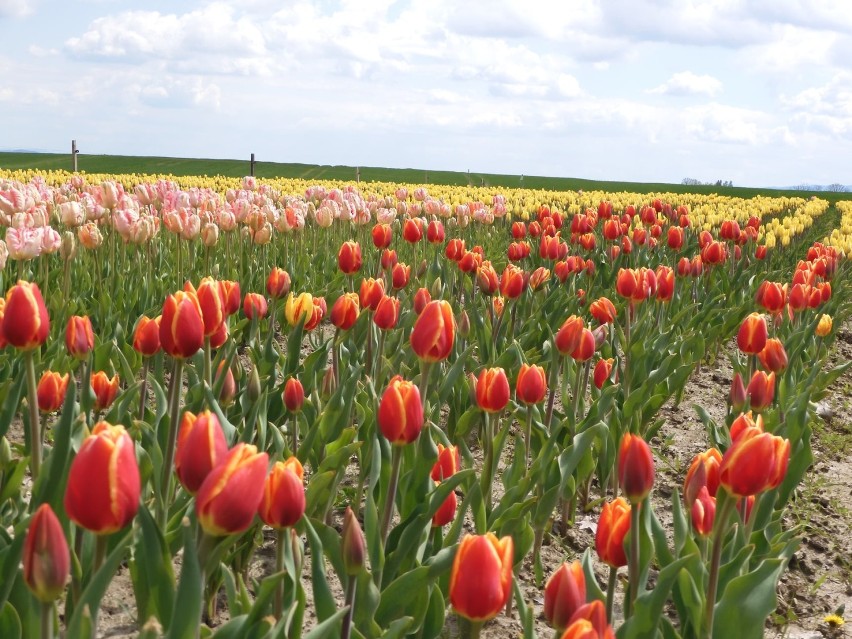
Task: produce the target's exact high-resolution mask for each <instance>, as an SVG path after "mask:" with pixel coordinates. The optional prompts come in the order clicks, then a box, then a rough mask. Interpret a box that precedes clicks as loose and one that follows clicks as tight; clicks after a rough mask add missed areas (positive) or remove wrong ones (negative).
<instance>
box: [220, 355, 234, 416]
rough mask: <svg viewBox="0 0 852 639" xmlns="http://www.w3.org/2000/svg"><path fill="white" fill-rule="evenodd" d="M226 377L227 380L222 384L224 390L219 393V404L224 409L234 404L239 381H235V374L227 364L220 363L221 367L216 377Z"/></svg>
mask: <svg viewBox="0 0 852 639" xmlns="http://www.w3.org/2000/svg"><path fill="white" fill-rule="evenodd" d="M223 374H224V375H225V380H224V381H223V382H222V390H221V391H219V404H220V405H221V406H222V407H223V408H227V407H228V406H230V405H231V404H233V403H234V399H235V398H236V396H237V381H236V380H235V379H234V372H233V371H232V370H231V368H230V367H229V366H228V365H227V362H224V361H222V362H219V367H218V368H217V369H216V377H217V379H218V377H219V376H221V375H223Z"/></svg>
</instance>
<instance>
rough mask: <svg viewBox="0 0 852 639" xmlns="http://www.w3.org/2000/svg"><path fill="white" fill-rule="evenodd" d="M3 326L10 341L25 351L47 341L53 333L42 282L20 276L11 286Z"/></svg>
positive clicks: (5, 336) (4, 333)
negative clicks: (51, 332) (40, 287)
mask: <svg viewBox="0 0 852 639" xmlns="http://www.w3.org/2000/svg"><path fill="white" fill-rule="evenodd" d="M2 330H3V337H4V338H5V340H6V343H8V344H11V345H12V346H14V347H15V348H18V349H20V350H23V351H27V350H32V349H34V348H38V347H39V346H41V345H42V344H44V343H45V341H46V340H47V336H48V334H49V333H50V318H49V317H48V315H47V307H46V306H45V305H44V299H43V298H42V296H41V291H40V290H39V288H38V284H34V283H32V282H24V281H22V280H19V281H18V283H17V284H15V285H14V286H13V287H12V288H10V289H9V292H8V293H6V306H5V310H4V315H3V326H2Z"/></svg>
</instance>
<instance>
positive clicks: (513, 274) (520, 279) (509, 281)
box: [500, 264, 526, 300]
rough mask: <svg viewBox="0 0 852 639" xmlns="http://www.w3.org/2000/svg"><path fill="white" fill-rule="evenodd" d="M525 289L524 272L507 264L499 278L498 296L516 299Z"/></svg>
mask: <svg viewBox="0 0 852 639" xmlns="http://www.w3.org/2000/svg"><path fill="white" fill-rule="evenodd" d="M524 288H526V282H525V281H524V271H523V270H522V269H520V268H518V267H517V266H515V265H514V264H507V265H506V268H505V269H504V270H503V275H501V276H500V294H501V295H502V296H503V297H505V298H507V299H510V300H512V299H516V298H518V297H520V296H521V293H523V292H524Z"/></svg>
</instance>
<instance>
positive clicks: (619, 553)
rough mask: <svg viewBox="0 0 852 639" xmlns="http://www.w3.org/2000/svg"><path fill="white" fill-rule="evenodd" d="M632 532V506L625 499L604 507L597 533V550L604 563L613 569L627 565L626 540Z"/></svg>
mask: <svg viewBox="0 0 852 639" xmlns="http://www.w3.org/2000/svg"><path fill="white" fill-rule="evenodd" d="M629 531H630V504H628V503H627V500H625V499H624V498H623V497H618V498H616V499H615V500H613V501H610V502H607V503H605V504H604V505H603V510H602V511H601V517H600V519H599V520H598V528H597V531H596V532H595V549H596V550H597V552H598V557H599V558H600V560H601V561H602V562H604V563H605V564H607V565H608V566H611V567H612V568H620V567H621V566H626V565H627V553H626V552H625V551H624V538H625V537H626V536H627V533H628V532H629Z"/></svg>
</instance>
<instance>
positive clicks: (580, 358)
mask: <svg viewBox="0 0 852 639" xmlns="http://www.w3.org/2000/svg"><path fill="white" fill-rule="evenodd" d="M596 345H597V343H596V340H595V334H594V333H592V331H590V330H589V329H588V328H586V327H583V331H582V332H581V333H580V341H579V342H577V346H575V347H574V350H573V351H571V357H572V358H573V359H574V361H575V362H587V361H588V360H590V359H592V357H593V356H594V354H595V348H596Z"/></svg>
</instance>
